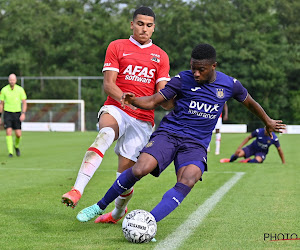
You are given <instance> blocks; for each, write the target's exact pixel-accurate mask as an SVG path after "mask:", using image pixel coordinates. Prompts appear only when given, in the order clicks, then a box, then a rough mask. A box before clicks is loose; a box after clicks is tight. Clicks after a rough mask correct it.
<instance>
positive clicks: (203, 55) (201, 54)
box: [191, 43, 217, 61]
mask: <svg viewBox="0 0 300 250" xmlns="http://www.w3.org/2000/svg"><path fill="white" fill-rule="evenodd" d="M191 57H192V58H193V59H196V60H205V59H207V60H212V61H216V58H217V52H216V50H215V48H214V47H213V46H211V45H209V44H206V43H200V44H198V45H197V46H196V47H195V48H194V49H193V51H192V55H191Z"/></svg>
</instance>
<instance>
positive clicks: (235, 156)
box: [230, 154, 238, 162]
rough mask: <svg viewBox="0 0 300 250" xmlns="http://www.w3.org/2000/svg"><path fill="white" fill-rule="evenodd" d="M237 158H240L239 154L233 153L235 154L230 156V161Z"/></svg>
mask: <svg viewBox="0 0 300 250" xmlns="http://www.w3.org/2000/svg"><path fill="white" fill-rule="evenodd" d="M237 158H238V156H237V155H235V154H233V155H232V156H231V157H230V162H233V161H235V160H236V159H237Z"/></svg>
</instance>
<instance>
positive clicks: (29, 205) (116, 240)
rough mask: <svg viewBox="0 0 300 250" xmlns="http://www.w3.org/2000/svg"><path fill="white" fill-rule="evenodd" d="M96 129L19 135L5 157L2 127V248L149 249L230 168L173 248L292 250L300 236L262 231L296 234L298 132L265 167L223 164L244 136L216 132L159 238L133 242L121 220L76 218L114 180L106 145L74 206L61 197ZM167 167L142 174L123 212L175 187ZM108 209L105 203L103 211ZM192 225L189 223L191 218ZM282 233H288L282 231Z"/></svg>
mask: <svg viewBox="0 0 300 250" xmlns="http://www.w3.org/2000/svg"><path fill="white" fill-rule="evenodd" d="M96 134H97V132H85V133H81V132H75V133H56V132H44V133H42V132H41V133H40V132H23V140H22V143H21V154H22V155H21V157H16V156H14V157H13V158H8V153H7V149H6V142H5V132H4V131H1V132H0V145H2V146H1V148H2V150H1V152H0V163H1V164H0V183H1V189H0V204H1V209H0V249H70V248H72V249H154V248H155V247H156V246H157V245H158V244H159V243H160V242H163V241H164V239H165V238H166V237H167V236H168V235H170V234H171V233H172V232H173V231H175V230H176V229H177V228H178V227H179V226H180V225H181V224H182V223H183V222H185V221H186V219H187V218H188V216H189V215H190V214H191V213H193V212H194V211H196V210H197V208H198V207H199V206H201V205H202V204H203V203H204V202H205V201H206V200H207V199H208V198H210V197H211V196H212V194H213V193H214V192H215V191H216V190H218V189H219V188H220V187H222V186H223V185H224V183H226V182H227V181H228V180H230V178H232V177H233V176H234V174H235V172H245V174H244V175H243V177H242V178H241V179H240V180H239V181H238V182H237V184H235V185H234V186H233V188H232V189H230V190H229V192H228V193H227V194H225V196H224V197H223V199H222V200H221V201H220V202H218V204H217V205H216V207H215V208H214V209H213V210H212V211H210V213H209V214H208V215H207V217H206V218H205V219H204V220H203V221H202V223H201V224H199V225H197V226H195V229H194V232H193V233H191V234H190V237H189V238H187V239H186V240H185V241H183V242H182V244H181V245H180V246H179V249H201V248H204V249H295V248H299V247H300V240H282V241H270V238H265V236H266V235H267V234H269V235H272V236H273V238H272V239H273V240H274V239H275V238H274V237H275V236H276V237H277V236H278V237H279V238H280V239H282V238H283V237H285V238H288V235H291V234H294V235H293V238H295V234H297V236H298V238H300V209H299V208H300V195H299V193H300V184H299V183H300V181H299V180H300V174H299V172H300V170H299V160H300V157H299V152H298V150H299V140H300V135H286V134H285V135H282V136H279V140H280V143H281V146H282V149H283V151H284V154H285V157H286V162H287V163H286V164H285V165H283V164H281V160H280V157H279V155H278V154H277V150H276V148H275V147H274V146H272V147H271V148H270V152H269V154H268V155H267V159H266V160H265V162H264V163H263V164H242V163H231V164H221V163H219V159H220V158H225V157H226V158H228V157H230V156H231V155H232V153H233V152H234V151H235V150H236V148H237V146H238V145H239V144H240V143H241V141H242V140H243V139H244V138H245V137H246V134H222V142H221V154H220V155H219V156H215V155H214V154H213V152H214V136H213V140H212V144H211V150H212V151H211V153H209V155H208V170H209V171H208V172H207V173H205V174H204V176H203V181H202V182H198V183H197V184H196V185H195V187H194V189H193V190H192V191H191V193H190V194H189V195H188V197H187V198H186V199H185V200H184V202H183V203H182V204H181V205H180V206H179V207H178V208H177V209H176V210H175V211H174V212H173V213H171V214H170V215H169V216H168V217H166V218H165V219H164V220H162V221H161V222H159V223H158V231H157V235H156V239H157V243H153V242H151V243H148V244H142V245H137V244H132V243H129V242H127V241H126V240H125V238H124V237H123V233H122V229H121V222H119V223H118V224H116V225H99V224H95V223H93V221H90V222H87V223H80V222H78V221H77V220H76V218H75V217H76V215H77V213H78V212H79V211H80V210H81V209H83V208H85V207H87V206H90V205H91V204H94V203H95V202H97V201H98V200H99V199H100V198H101V197H102V196H103V195H104V194H105V192H106V190H107V189H108V187H110V185H111V184H112V183H113V181H114V180H115V172H116V166H117V157H116V156H115V154H114V152H113V148H110V149H109V150H108V151H107V153H106V155H105V157H104V160H103V162H102V165H101V166H100V168H99V169H98V170H97V172H96V173H95V175H94V177H93V178H92V180H91V181H90V183H89V184H88V186H87V188H86V189H85V193H84V194H83V197H82V199H81V200H80V202H79V204H78V206H77V207H76V208H75V209H74V210H73V209H71V208H69V207H65V206H64V205H62V203H61V195H62V194H63V193H65V192H67V191H68V190H69V189H70V188H71V186H72V185H73V184H74V182H75V179H76V176H77V172H78V170H79V167H80V164H81V161H82V158H83V155H84V153H85V151H86V149H87V148H88V147H89V146H90V145H91V143H92V142H93V140H94V138H95V136H96ZM175 182H176V176H175V174H174V168H173V166H170V167H169V168H168V169H167V170H166V171H165V172H164V173H163V174H162V175H161V177H160V178H154V177H152V176H150V175H149V176H147V177H145V178H143V179H142V180H141V181H140V182H138V183H137V184H136V185H135V193H134V197H133V199H132V200H131V202H130V204H129V211H131V210H133V209H144V210H148V211H150V210H151V209H152V208H153V207H154V206H155V205H156V204H157V203H158V202H159V201H160V200H161V197H162V195H163V194H164V193H165V192H166V191H167V190H168V189H170V188H172V187H173V186H174V184H175ZM112 208H113V204H111V205H110V206H109V207H108V208H107V211H110V210H111V209H112ZM190 223H193V222H190ZM287 234H288V235H287Z"/></svg>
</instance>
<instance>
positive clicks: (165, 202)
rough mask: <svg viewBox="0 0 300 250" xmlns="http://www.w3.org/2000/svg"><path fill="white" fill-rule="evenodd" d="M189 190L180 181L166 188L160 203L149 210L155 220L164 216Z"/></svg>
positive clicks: (178, 203) (177, 204) (176, 205)
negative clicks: (168, 188)
mask: <svg viewBox="0 0 300 250" xmlns="http://www.w3.org/2000/svg"><path fill="white" fill-rule="evenodd" d="M190 191H191V188H190V187H188V186H187V185H185V184H183V183H181V182H177V183H176V185H175V186H174V187H173V188H171V189H170V190H168V191H167V192H166V193H165V194H164V195H163V197H162V200H161V201H160V203H158V204H157V205H156V207H155V208H153V210H152V211H151V212H150V213H151V214H152V215H153V216H154V218H155V220H156V222H158V221H160V220H162V219H163V218H165V217H166V216H167V215H168V214H169V213H171V212H172V211H173V210H174V209H175V208H176V207H178V206H179V205H180V203H181V202H182V201H183V199H184V198H185V197H186V196H187V195H188V193H189V192H190Z"/></svg>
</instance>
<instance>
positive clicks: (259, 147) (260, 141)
mask: <svg viewBox="0 0 300 250" xmlns="http://www.w3.org/2000/svg"><path fill="white" fill-rule="evenodd" d="M251 135H252V137H256V140H254V141H253V142H252V143H251V145H250V146H252V147H253V148H254V149H255V151H257V152H263V153H265V154H267V153H268V152H269V147H270V146H271V145H272V144H274V145H275V146H276V147H277V148H278V147H280V144H279V140H278V137H277V136H276V135H275V133H274V132H272V135H273V139H271V137H270V136H268V135H265V129H264V128H258V129H256V130H254V131H253V132H252V133H251Z"/></svg>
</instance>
